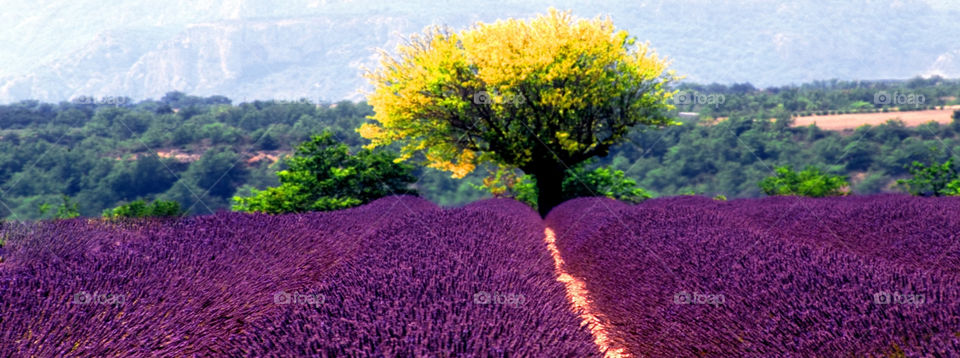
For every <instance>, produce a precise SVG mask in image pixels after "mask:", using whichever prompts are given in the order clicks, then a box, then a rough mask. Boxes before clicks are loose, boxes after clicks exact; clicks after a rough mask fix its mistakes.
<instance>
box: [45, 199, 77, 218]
mask: <svg viewBox="0 0 960 358" xmlns="http://www.w3.org/2000/svg"><path fill="white" fill-rule="evenodd" d="M50 209H51V206H50V204H48V203H43V204H41V205H40V216H45V215H46V214H47V212H48V211H50ZM78 216H80V210H79V209H77V203H74V202H73V201H72V200H71V199H70V197H69V196H66V195H64V196H62V197H61V203H60V205H58V206H57V211H56V212H55V213H54V214H53V218H54V219H73V218H75V217H78Z"/></svg>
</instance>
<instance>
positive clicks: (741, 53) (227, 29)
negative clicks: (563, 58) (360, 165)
mask: <svg viewBox="0 0 960 358" xmlns="http://www.w3.org/2000/svg"><path fill="white" fill-rule="evenodd" d="M551 6H552V7H556V8H560V9H572V10H573V11H574V14H575V15H577V16H580V17H594V16H598V15H608V16H610V17H611V18H612V19H613V20H614V22H615V24H616V25H617V26H618V27H620V28H622V29H626V30H628V31H629V32H630V33H631V34H632V35H634V36H636V37H637V38H638V39H640V40H641V41H649V42H650V44H651V45H652V46H653V48H655V49H656V50H657V52H658V53H659V54H661V55H665V56H667V57H668V58H669V59H671V60H672V64H673V68H674V69H675V70H677V72H678V73H680V74H682V75H686V78H687V79H688V80H690V81H695V82H707V83H709V82H720V83H732V82H751V83H753V84H755V85H758V86H772V85H784V84H790V83H801V82H807V81H813V80H821V79H830V78H838V79H892V78H909V77H914V76H917V75H931V74H938V75H941V76H945V77H960V65H958V64H957V62H958V53H960V44H958V43H956V41H955V38H954V36H953V35H955V34H957V33H960V22H957V21H955V19H956V18H958V15H960V11H958V9H960V8H958V7H955V6H949V5H948V4H947V3H944V2H942V1H939V0H937V1H935V0H929V2H926V1H921V0H852V1H846V2H837V3H829V4H825V3H821V2H819V1H813V0H801V1H769V0H766V1H764V0H744V1H719V2H716V1H705V0H680V1H626V0H614V1H609V2H602V3H601V2H595V1H586V2H584V1H580V2H574V1H567V0H563V1H553V2H547V1H542V0H535V1H516V0H505V1H499V2H493V3H489V2H456V1H449V0H444V1H439V2H436V1H425V0H413V1H407V2H390V3H382V2H378V1H372V0H355V1H347V0H340V1H332V0H331V1H322V0H320V1H318V0H296V1H291V2H285V3H283V4H273V3H270V2H267V1H265V0H232V1H231V0H204V1H199V2H196V1H190V2H188V1H172V2H168V3H154V2H147V1H140V0H136V1H105V2H104V1H99V2H94V1H91V0H77V1H74V2H71V3H67V4H63V3H59V2H56V3H55V2H53V1H40V2H39V4H38V5H37V6H35V7H30V6H27V5H22V4H21V5H18V4H11V6H10V7H9V8H10V10H9V11H6V10H5V12H4V13H3V14H0V21H3V22H4V23H6V24H11V26H5V27H3V28H0V44H2V45H0V49H2V50H0V63H4V66H2V67H0V102H12V101H18V100H23V99H40V100H44V101H54V102H55V101H61V100H69V99H71V98H76V97H78V96H81V95H92V96H96V97H103V96H129V97H132V98H134V99H143V98H159V97H161V96H162V95H163V94H164V93H166V92H169V91H173V90H180V91H183V92H187V93H191V94H197V95H214V94H221V95H225V96H227V97H230V98H232V99H234V100H236V101H243V100H253V99H279V100H285V99H287V100H297V99H300V98H307V99H310V100H314V101H336V100H340V99H360V98H362V94H361V92H360V90H362V89H364V88H365V87H366V83H365V80H364V79H363V78H362V77H361V75H362V73H363V68H364V66H367V67H370V66H373V65H375V64H376V59H377V58H378V57H377V51H376V50H377V49H378V48H383V49H387V50H392V49H393V48H394V47H395V46H396V44H397V43H399V42H400V41H401V40H402V39H403V37H404V36H406V35H409V34H411V33H414V32H419V31H421V30H422V29H423V28H424V27H425V26H428V25H432V24H444V25H449V26H452V27H454V28H458V29H459V28H463V27H465V26H468V25H469V24H471V23H474V22H476V21H484V22H491V21H495V20H497V19H503V18H508V17H522V18H525V17H530V16H533V15H535V14H537V13H542V12H544V11H545V10H546V9H547V8H549V7H551Z"/></svg>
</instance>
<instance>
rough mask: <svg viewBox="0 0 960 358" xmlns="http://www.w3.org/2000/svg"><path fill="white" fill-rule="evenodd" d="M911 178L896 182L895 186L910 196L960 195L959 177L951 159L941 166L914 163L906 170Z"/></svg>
mask: <svg viewBox="0 0 960 358" xmlns="http://www.w3.org/2000/svg"><path fill="white" fill-rule="evenodd" d="M908 169H909V170H910V174H912V175H913V178H910V179H900V180H897V184H898V185H900V186H901V187H903V188H905V189H906V190H907V192H909V193H910V194H912V195H923V196H958V195H960V175H958V174H957V167H956V166H955V165H954V164H953V158H950V159H947V161H946V162H944V163H943V164H931V165H929V166H928V165H925V164H923V163H920V162H918V161H914V162H913V165H912V166H911V167H910V168H908Z"/></svg>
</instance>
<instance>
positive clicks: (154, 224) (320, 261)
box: [0, 198, 422, 357]
mask: <svg viewBox="0 0 960 358" xmlns="http://www.w3.org/2000/svg"><path fill="white" fill-rule="evenodd" d="M400 201H402V200H401V199H400V198H388V199H384V200H382V201H379V202H376V203H372V204H370V205H367V206H364V207H361V208H355V209H351V210H345V211H340V212H332V213H310V214H302V215H282V216H268V215H250V214H238V213H220V214H217V215H213V216H205V217H194V218H186V219H182V220H147V221H130V222H119V223H117V222H103V221H87V220H85V219H74V220H67V221H57V222H41V223H36V224H22V225H13V224H8V225H7V226H5V227H4V228H3V233H0V235H5V236H7V237H8V239H7V245H6V247H5V249H6V253H5V262H3V263H0V312H2V314H0V356H10V355H13V356H42V357H54V356H74V355H75V356H120V357H139V356H142V357H147V356H151V357H156V356H184V355H191V356H192V355H198V356H210V355H223V354H225V353H226V352H228V351H230V350H232V349H233V348H234V347H232V346H231V345H230V341H229V340H228V338H229V337H231V336H233V335H236V334H239V333H242V332H249V331H250V329H251V326H252V324H253V323H254V322H256V321H257V320H259V319H261V318H263V317H265V316H266V315H267V314H269V313H270V311H273V310H279V309H280V308H279V307H277V306H275V305H270V304H266V303H268V302H260V300H259V298H260V297H261V296H263V295H264V292H277V293H279V292H284V290H288V291H289V290H291V289H292V288H296V287H302V286H304V285H309V284H311V283H313V282H316V280H318V279H319V278H321V277H323V276H324V275H328V274H330V272H332V269H333V268H334V267H336V266H337V265H338V264H340V263H342V262H344V261H349V260H350V259H351V257H352V256H353V255H354V253H355V252H357V251H358V250H359V249H360V241H361V240H360V238H361V237H363V236H364V235H367V234H369V233H371V232H372V230H373V229H375V228H376V227H378V226H380V225H381V224H383V223H386V222H389V221H390V220H398V219H401V218H402V215H391V213H390V212H389V210H390V209H391V208H393V207H394V206H395V205H396V204H398V203H399V202H400ZM421 209H422V208H421Z"/></svg>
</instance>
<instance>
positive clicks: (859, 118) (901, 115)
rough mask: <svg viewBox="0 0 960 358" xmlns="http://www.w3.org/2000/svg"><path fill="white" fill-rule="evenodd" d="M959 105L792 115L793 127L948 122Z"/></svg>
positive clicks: (845, 128) (827, 127)
mask: <svg viewBox="0 0 960 358" xmlns="http://www.w3.org/2000/svg"><path fill="white" fill-rule="evenodd" d="M958 109H960V106H946V107H944V109H931V110H923V111H905V112H887V113H851V114H833V115H825V116H806V117H794V127H806V126H809V125H811V124H815V125H816V126H817V127H819V128H820V129H825V130H834V131H839V130H849V129H856V128H857V127H860V126H862V125H864V124H869V125H872V126H876V125H880V124H883V123H885V122H886V121H888V120H891V119H899V120H901V121H903V123H904V124H906V126H907V127H915V126H919V125H921V124H924V123H928V122H931V121H932V122H937V123H940V124H948V123H950V122H952V121H953V111H955V110H958Z"/></svg>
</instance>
